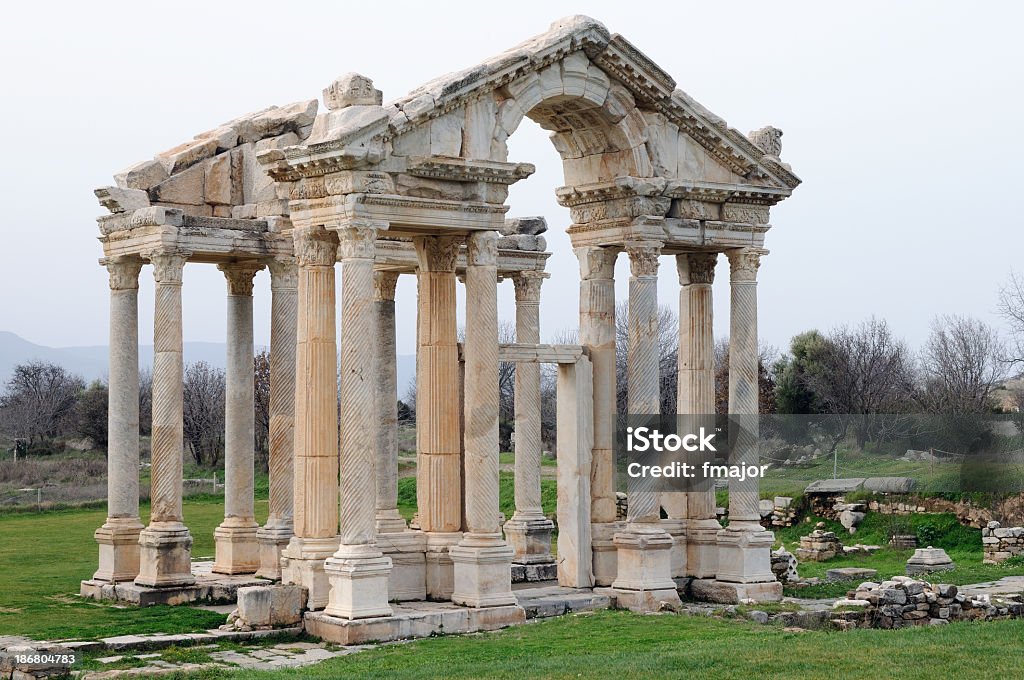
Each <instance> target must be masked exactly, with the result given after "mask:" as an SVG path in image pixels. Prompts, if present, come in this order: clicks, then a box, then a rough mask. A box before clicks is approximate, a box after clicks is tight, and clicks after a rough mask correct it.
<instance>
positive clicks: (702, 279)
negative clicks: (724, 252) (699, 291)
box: [676, 253, 718, 286]
mask: <svg viewBox="0 0 1024 680" xmlns="http://www.w3.org/2000/svg"><path fill="white" fill-rule="evenodd" d="M717 264H718V253H679V254H678V255H676V271H677V272H678V274H679V285H680V286H689V285H690V284H692V283H696V284H701V283H705V284H712V283H714V282H715V265H717Z"/></svg>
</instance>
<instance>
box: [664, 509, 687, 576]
mask: <svg viewBox="0 0 1024 680" xmlns="http://www.w3.org/2000/svg"><path fill="white" fill-rule="evenodd" d="M660 524H661V528H662V529H664V530H665V533H667V534H668V535H669V536H671V537H672V555H671V558H670V572H669V573H670V575H671V577H672V578H681V577H683V576H686V538H687V536H686V520H685V519H663V520H661V523H660Z"/></svg>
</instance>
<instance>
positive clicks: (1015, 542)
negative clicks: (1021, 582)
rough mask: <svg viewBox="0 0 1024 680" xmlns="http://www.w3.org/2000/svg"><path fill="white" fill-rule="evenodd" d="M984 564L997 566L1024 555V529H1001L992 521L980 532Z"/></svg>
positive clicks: (997, 523)
mask: <svg viewBox="0 0 1024 680" xmlns="http://www.w3.org/2000/svg"><path fill="white" fill-rule="evenodd" d="M981 543H982V549H983V550H984V552H985V558H984V560H983V562H984V563H985V564H999V563H1001V562H1005V561H1006V560H1008V559H1010V558H1011V557H1016V556H1017V555H1022V554H1024V527H1001V526H999V522H996V521H992V522H989V523H988V524H987V525H985V528H984V529H982V530H981Z"/></svg>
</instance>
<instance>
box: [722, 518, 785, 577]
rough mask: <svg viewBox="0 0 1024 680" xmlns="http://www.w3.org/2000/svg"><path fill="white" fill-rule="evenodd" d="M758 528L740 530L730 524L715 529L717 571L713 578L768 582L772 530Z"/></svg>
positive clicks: (772, 540) (770, 574) (770, 571)
mask: <svg viewBox="0 0 1024 680" xmlns="http://www.w3.org/2000/svg"><path fill="white" fill-rule="evenodd" d="M757 529H758V530H739V531H737V530H736V529H733V528H732V525H730V526H729V527H726V528H725V529H722V530H721V531H719V532H718V573H717V574H716V575H715V579H716V580H718V581H723V582H726V583H771V582H773V581H775V580H776V579H775V573H774V572H773V571H772V557H771V553H772V545H773V544H774V543H775V534H773V533H772V532H770V531H765V530H764V529H762V528H761V527H760V526H758V527H757Z"/></svg>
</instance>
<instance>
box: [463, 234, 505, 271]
mask: <svg viewBox="0 0 1024 680" xmlns="http://www.w3.org/2000/svg"><path fill="white" fill-rule="evenodd" d="M466 264H467V265H468V266H470V267H480V266H484V267H486V266H497V265H498V233H497V232H494V231H477V232H473V233H472V234H470V235H469V237H468V238H467V239H466Z"/></svg>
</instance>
